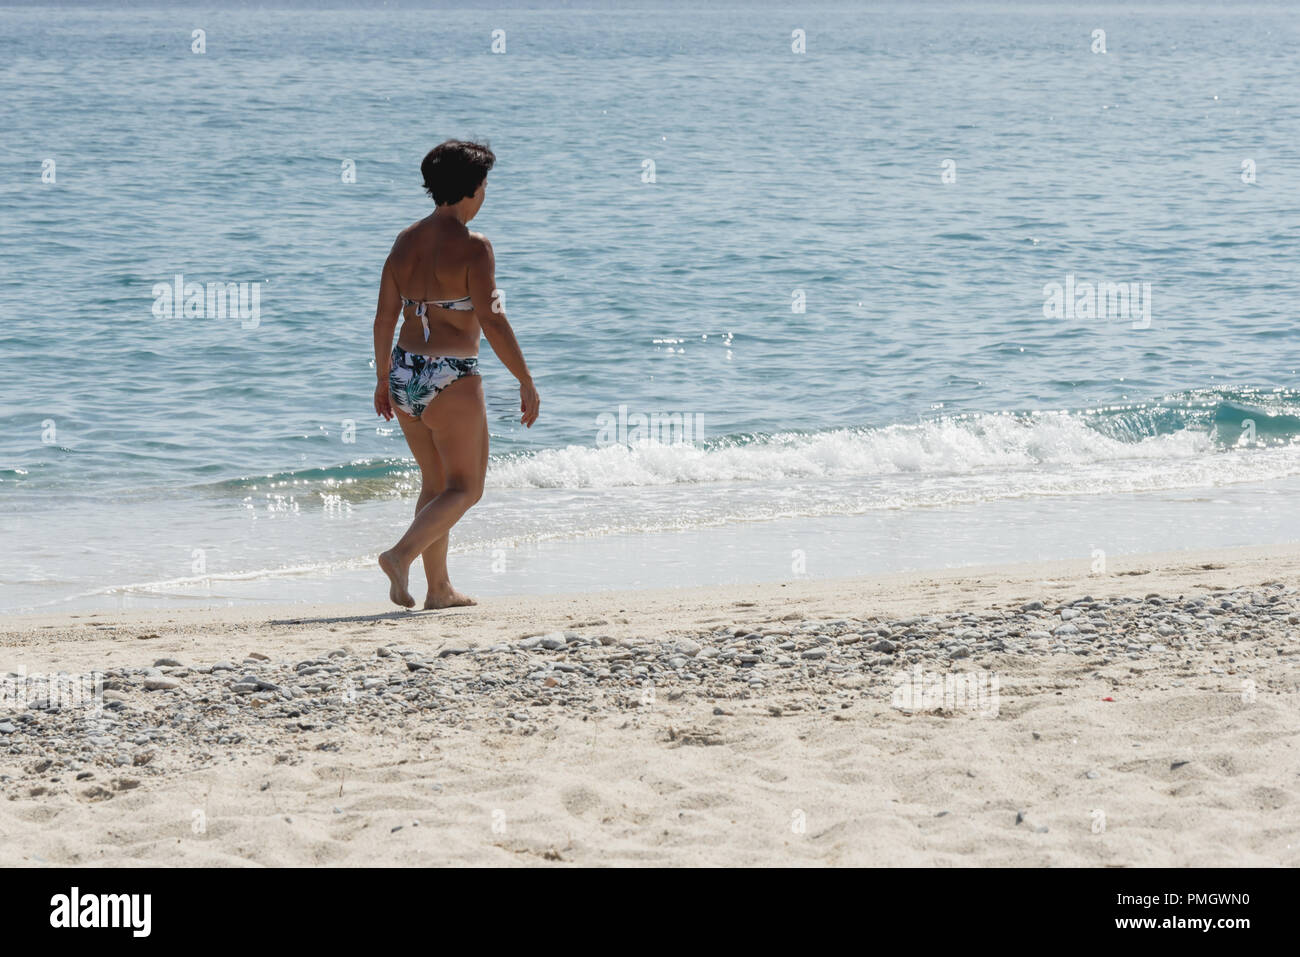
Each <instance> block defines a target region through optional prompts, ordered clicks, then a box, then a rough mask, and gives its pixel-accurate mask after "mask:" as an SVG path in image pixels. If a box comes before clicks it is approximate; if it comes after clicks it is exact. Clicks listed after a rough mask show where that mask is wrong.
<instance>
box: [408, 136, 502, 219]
mask: <svg viewBox="0 0 1300 957" xmlns="http://www.w3.org/2000/svg"><path fill="white" fill-rule="evenodd" d="M496 161H497V157H496V154H495V153H493V152H492V150H490V149H489V148H488V145H487V144H486V143H472V142H470V141H468V140H447V141H446V142H445V143H439V144H438V145H437V146H435V147H434V148H433V149H431V150H429V152H428V154H427V155H426V156H425V157H424V162H423V163H421V164H420V172H421V173H423V174H424V189H425V192H427V193H428V194H429V195H430V196H432V197H433V201H434V202H435V203H437V204H438V205H439V206H446V205H447V204H448V203H456V202H459V201H460V200H462V199H464V198H465V197H467V196H473V195H474V193H475V192H477V191H478V187H479V184H480V183H482V182H483V180H484V179H486V178H487V174H488V171H489V170H490V169H492V167H493V166H494V165H495V164H496Z"/></svg>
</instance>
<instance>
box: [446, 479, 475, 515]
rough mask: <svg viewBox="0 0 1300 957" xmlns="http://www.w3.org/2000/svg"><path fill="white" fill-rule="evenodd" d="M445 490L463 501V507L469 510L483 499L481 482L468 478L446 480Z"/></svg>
mask: <svg viewBox="0 0 1300 957" xmlns="http://www.w3.org/2000/svg"><path fill="white" fill-rule="evenodd" d="M447 490H448V491H449V492H455V493H456V494H457V495H458V496H459V497H461V498H462V499H464V501H465V507H466V508H469V507H470V506H472V505H474V504H476V503H477V502H478V500H479V499H481V498H482V497H483V480H482V479H474V478H470V477H468V476H466V477H463V478H454V479H448V481H447Z"/></svg>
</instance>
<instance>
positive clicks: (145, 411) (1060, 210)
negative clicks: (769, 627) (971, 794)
mask: <svg viewBox="0 0 1300 957" xmlns="http://www.w3.org/2000/svg"><path fill="white" fill-rule="evenodd" d="M517 6H518V5H517V4H512V5H511V7H512V8H506V7H504V6H500V7H497V6H493V5H491V4H488V5H483V4H475V5H473V8H472V9H470V8H463V7H462V8H456V7H446V6H438V5H430V4H425V3H420V4H400V3H389V4H383V5H378V4H376V5H371V6H368V7H365V8H358V6H357V5H355V4H352V5H348V6H347V7H346V8H344V7H330V6H328V5H320V4H307V5H303V4H280V5H277V8H276V9H262V8H260V6H257V5H239V4H233V5H231V4H227V5H221V4H217V5H209V4H203V5H197V6H188V5H174V6H166V5H164V6H141V7H136V8H132V9H123V8H121V7H120V6H118V5H116V4H114V5H104V6H96V5H81V4H60V5H54V6H42V7H32V6H16V7H15V6H8V7H0V92H3V94H4V107H3V120H2V121H0V125H2V126H3V135H2V136H0V222H2V223H3V230H2V231H0V609H3V610H7V611H10V612H17V611H25V610H58V609H64V608H80V607H140V606H152V605H156V604H166V603H185V604H196V603H197V604H224V603H227V602H232V601H234V602H239V601H249V600H276V601H298V600H304V601H305V600H313V601H315V600H327V599H331V600H332V599H337V600H352V599H369V598H374V599H375V600H376V601H382V600H383V599H384V594H385V591H386V586H385V585H384V583H383V581H382V580H381V578H380V573H379V572H378V571H377V570H376V569H375V567H374V564H373V561H374V555H375V554H376V553H377V552H378V551H380V550H382V549H384V548H387V547H389V546H390V545H391V544H392V543H393V542H394V541H395V540H396V539H397V537H398V536H399V535H400V534H401V532H402V531H403V529H404V527H405V525H406V523H407V522H408V521H409V520H410V517H411V514H412V511H413V507H414V495H415V493H416V490H417V489H418V485H419V477H418V472H417V471H416V470H415V469H414V465H413V462H412V461H411V459H410V457H409V455H408V453H407V449H406V447H405V444H404V441H403V438H402V434H401V432H400V430H399V429H397V428H396V423H394V422H385V421H382V420H380V419H378V418H377V417H376V416H375V414H374V411H373V408H372V392H373V388H374V381H375V376H374V368H373V349H372V344H371V324H372V320H373V316H374V303H375V298H376V293H377V289H378V279H379V273H380V268H381V266H382V264H383V260H384V256H385V255H386V253H387V251H388V249H389V246H390V245H391V243H392V240H393V238H394V236H395V235H396V233H397V231H398V230H399V229H401V228H403V227H404V226H406V225H408V224H409V223H411V222H413V221H415V220H417V219H419V218H421V217H423V216H425V215H427V214H428V213H429V211H430V209H431V204H430V201H429V200H428V199H427V197H426V196H425V195H424V194H423V193H422V191H421V189H420V175H419V163H420V160H421V158H422V157H423V155H424V153H425V152H426V151H427V150H428V149H430V148H431V147H432V146H433V145H435V144H436V143H438V142H440V141H441V140H443V139H445V138H448V137H482V138H486V139H488V140H489V141H490V142H491V145H492V147H493V149H494V150H495V151H496V153H497V156H498V164H497V166H496V168H495V169H494V170H493V172H492V174H491V176H490V180H489V187H488V191H487V201H486V204H485V205H484V207H483V210H482V212H481V213H480V214H479V216H478V217H477V218H476V219H475V220H474V222H473V228H475V229H478V230H481V231H483V232H484V233H485V234H486V235H488V236H489V238H490V239H491V240H492V242H493V245H494V247H495V250H496V257H497V280H498V285H499V286H500V288H501V289H502V290H503V291H504V293H505V297H506V298H505V303H506V310H507V313H508V315H509V318H510V321H511V323H512V325H513V326H514V328H515V330H516V332H517V334H518V337H519V339H520V341H521V343H522V345H523V348H524V352H525V354H526V356H527V359H528V362H529V365H530V367H531V368H532V369H533V371H534V375H535V377H536V381H537V386H538V388H539V390H540V392H541V396H542V407H541V412H542V414H541V418H540V419H539V421H538V423H537V425H536V426H535V427H534V428H532V429H531V430H525V429H523V428H522V427H521V426H520V425H519V423H518V403H519V400H518V391H517V386H516V384H515V383H514V381H513V380H512V378H511V377H510V375H509V374H508V373H507V372H506V370H505V369H504V368H503V367H502V366H501V364H500V362H499V361H497V360H496V358H495V357H494V356H493V355H492V354H491V350H490V349H489V348H488V346H487V344H486V343H484V346H483V358H482V369H483V375H484V378H483V385H484V390H485V393H486V395H487V403H488V417H489V424H490V429H491V434H492V458H491V464H490V467H489V472H488V479H487V484H488V491H487V494H486V495H485V497H484V499H483V501H482V502H481V503H480V504H479V505H478V506H476V507H475V508H474V509H473V510H472V511H471V512H470V513H469V514H468V516H467V517H466V518H465V519H464V520H463V521H462V522H461V523H460V525H458V526H457V527H456V529H455V530H454V532H453V536H452V557H451V567H452V572H453V580H454V581H455V582H456V584H457V585H458V586H460V587H462V588H464V589H465V590H468V591H472V592H474V593H477V594H480V595H493V594H510V593H523V592H556V591H590V590H601V589H614V588H625V587H644V586H650V585H689V584H700V583H709V582H715V583H720V582H740V581H759V580H764V581H767V580H772V581H775V580H788V579H797V578H805V577H813V578H819V577H833V576H844V575H853V574H863V573H870V572H878V571H892V570H899V569H906V568H934V567H946V566H960V565H963V564H970V563H974V562H986V561H1015V560H1034V559H1042V558H1075V559H1078V560H1079V561H1080V562H1081V563H1083V564H1085V565H1092V564H1095V563H1096V562H1098V561H1099V560H1100V561H1101V562H1102V563H1103V565H1104V562H1105V561H1106V559H1107V557H1108V556H1115V555H1120V554H1125V553H1131V552H1140V551H1150V550H1155V549H1171V548H1198V547H1209V546H1219V545H1232V544H1251V543H1266V542H1281V541H1295V540H1297V539H1300V517H1297V514H1296V509H1295V508H1294V507H1293V505H1291V504H1288V503H1293V502H1294V501H1295V493H1296V492H1297V491H1300V378H1297V370H1298V369H1300V334H1298V333H1297V329H1296V320H1295V313H1296V308H1297V303H1300V267H1298V266H1297V263H1298V262H1300V189H1297V188H1296V185H1295V184H1296V182H1297V181H1300V145H1298V144H1300V73H1297V71H1296V69H1295V66H1296V59H1295V51H1296V49H1297V44H1298V43H1300V30H1298V29H1297V27H1298V23H1300V18H1297V17H1296V15H1295V13H1294V10H1293V9H1292V8H1290V7H1289V6H1287V5H1280V6H1256V7H1252V8H1250V10H1248V11H1246V10H1242V9H1239V8H1236V7H1224V8H1221V9H1220V8H1214V7H1207V6H1190V5H1183V4H1145V5H1142V6H1140V7H1129V6H1118V5H1117V6H1113V7H1099V8H1096V9H1095V10H1093V11H1091V12H1088V13H1086V14H1080V13H1076V12H1073V11H1071V10H1070V9H1069V7H1070V5H1068V4H1023V5H1018V4H996V5H967V4H951V5H948V4H931V3H908V4H903V5H876V6H868V5H860V4H840V5H816V4H814V5H811V6H800V7H798V8H789V7H784V6H779V5H763V4H747V5H736V6H733V7H717V8H714V7H712V6H702V5H686V4H650V5H640V6H639V7H638V8H637V9H635V10H627V9H619V8H617V7H615V6H609V7H605V8H602V7H601V5H599V4H590V5H586V6H588V7H590V8H589V9H570V8H568V7H563V6H559V5H555V4H551V5H548V4H535V5H529V6H526V7H525V8H522V9H519V8H517ZM178 291H179V293H180V294H179V295H177V292H178ZM195 292H197V297H196V296H194V295H191V294H192V293H195ZM187 300H189V303H188V305H187ZM417 567H418V566H417ZM420 574H421V573H420V572H419V571H417V572H416V582H415V585H414V586H413V590H416V591H417V592H418V589H419V588H420V587H422V586H421V584H420V581H419V576H420Z"/></svg>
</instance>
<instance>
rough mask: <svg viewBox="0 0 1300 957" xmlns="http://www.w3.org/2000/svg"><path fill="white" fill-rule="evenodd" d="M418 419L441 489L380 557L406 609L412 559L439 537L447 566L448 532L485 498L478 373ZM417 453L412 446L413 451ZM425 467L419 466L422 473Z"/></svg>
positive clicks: (450, 390)
mask: <svg viewBox="0 0 1300 957" xmlns="http://www.w3.org/2000/svg"><path fill="white" fill-rule="evenodd" d="M420 421H421V422H422V423H423V425H424V426H425V427H426V428H427V430H428V432H429V436H430V439H431V440H432V443H433V448H434V451H435V453H436V454H437V456H438V461H439V464H440V466H441V471H442V489H441V491H439V492H437V493H436V494H434V495H433V497H432V498H431V499H429V501H427V502H425V503H424V504H423V505H422V506H421V507H420V508H419V511H418V512H417V513H416V516H415V521H413V522H412V523H411V527H410V528H408V529H407V530H406V534H405V535H403V536H402V537H401V539H400V540H399V541H398V543H397V544H396V545H394V546H393V547H392V548H391V549H389V550H388V551H386V552H384V553H383V554H381V555H380V556H379V567H380V568H382V569H383V570H384V573H385V574H387V575H388V577H389V580H390V581H391V583H392V587H391V589H390V590H389V597H391V598H392V600H393V601H394V602H395V603H396V604H399V605H403V606H404V607H407V608H409V607H411V606H412V605H414V604H415V600H414V599H413V598H411V595H410V592H409V591H408V590H407V576H408V574H409V571H410V566H411V563H412V562H413V561H415V558H416V556H417V555H421V554H423V553H424V552H425V551H426V550H428V549H430V548H433V547H434V546H436V545H437V544H438V542H439V540H440V539H441V540H442V545H441V548H442V554H443V561H444V567H445V556H446V538H447V533H448V532H449V531H451V527H452V526H453V525H455V524H456V522H457V521H459V520H460V517H461V516H462V515H464V514H465V512H467V511H468V510H469V508H470V507H471V506H472V505H473V504H474V503H475V502H477V501H478V500H479V499H480V498H481V497H482V496H483V478H484V476H485V475H486V473H487V459H488V429H487V407H486V405H485V403H484V401H483V382H482V380H481V379H480V378H479V377H478V376H466V377H465V378H463V379H458V380H457V381H455V382H453V383H452V384H451V385H449V386H448V387H447V388H446V389H445V390H444V391H443V392H442V393H441V394H440V395H438V396H437V397H436V398H435V399H434V400H433V401H432V402H430V403H429V406H428V408H426V409H425V410H424V415H423V416H422V417H421V419H420ZM402 430H403V433H405V434H407V435H408V444H409V433H407V425H406V422H405V421H403V423H402ZM417 435H418V433H417ZM414 451H415V450H414V447H412V453H413V454H414ZM417 461H419V459H418V457H417ZM423 470H424V469H423V466H421V472H422V473H423ZM430 585H431V586H432V581H431V582H430Z"/></svg>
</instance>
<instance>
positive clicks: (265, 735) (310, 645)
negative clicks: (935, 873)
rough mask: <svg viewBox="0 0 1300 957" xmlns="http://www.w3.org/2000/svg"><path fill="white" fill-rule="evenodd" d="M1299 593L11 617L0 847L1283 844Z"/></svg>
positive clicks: (1075, 582) (536, 601)
mask: <svg viewBox="0 0 1300 957" xmlns="http://www.w3.org/2000/svg"><path fill="white" fill-rule="evenodd" d="M376 576H377V580H376V589H377V590H378V589H379V579H378V572H376ZM1298 586H1300V548H1298V547H1294V546H1286V547H1269V548H1249V549H1234V550H1220V551H1216V552H1213V553H1186V552H1184V553H1170V554H1162V555H1149V556H1140V557H1132V558H1117V559H1112V560H1111V562H1110V566H1109V568H1108V569H1107V570H1106V572H1105V573H1104V574H1099V573H1094V572H1093V571H1092V569H1091V567H1090V563H1089V562H1088V561H1078V562H1072V563H1040V564H1035V565H1017V566H1005V567H998V568H967V569H961V570H955V571H944V572H935V573H928V574H907V575H895V576H887V577H879V578H872V579H848V580H838V581H824V580H823V581H795V582H788V583H785V584H762V585H747V586H736V587H724V588H700V589H684V590H673V591H645V592H613V593H590V594H584V595H569V596H556V597H547V598H535V597H530V598H516V599H494V600H492V601H488V602H485V603H484V604H482V605H480V606H478V607H474V608H467V609H456V610H449V611H440V612H420V613H408V612H403V611H396V610H393V609H392V607H391V606H385V604H384V603H382V602H380V601H376V602H374V603H373V604H368V605H364V606H361V605H358V606H348V607H337V606H304V605H296V606H292V607H274V608H272V607H266V606H260V607H244V608H236V609H224V610H210V611H193V610H168V611H158V612H153V613H130V614H112V613H108V614H81V615H62V616H57V617H23V618H9V619H7V620H5V621H4V622H3V624H2V625H0V629H2V630H0V672H9V673H10V677H9V679H8V686H7V693H8V699H7V701H6V702H5V707H4V708H3V712H2V713H0V794H2V795H3V800H0V863H3V864H5V865H20V866H43V865H87V864H103V865H133V864H161V865H231V866H240V865H360V864H370V865H436V864H461V865H516V864H518V865H528V864H548V865H552V866H564V865H570V864H576V865H644V864H649V865H818V864H821V865H868V866H877V865H880V866H897V865H941V866H942V865H1084V866H1123V865H1176V866H1185V865H1218V866H1222V865H1228V866H1244V865H1262V866H1297V865H1300V811H1298V805H1297V789H1298V788H1300V692H1298V686H1300V592H1298V591H1297V587H1298ZM57 672H67V673H68V675H70V676H77V675H84V674H91V673H101V674H102V689H103V690H102V692H101V694H100V697H99V698H98V699H97V703H98V705H99V706H98V707H96V706H95V704H93V703H82V704H74V705H72V706H68V707H63V708H58V709H52V708H51V707H50V706H49V705H50V702H48V701H45V700H41V694H42V693H41V692H40V691H39V690H37V689H39V688H40V687H41V685H40V678H41V676H43V675H50V674H54V673H57ZM16 675H17V676H21V678H19V677H15V676H16ZM945 676H949V677H945ZM945 682H946V683H945ZM47 687H48V686H47ZM922 687H924V688H927V689H929V690H928V691H926V692H925V693H924V694H922V693H917V694H914V695H912V696H911V697H909V694H911V692H912V691H913V690H916V689H919V688H922ZM936 689H937V691H936ZM931 692H935V693H931Z"/></svg>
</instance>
